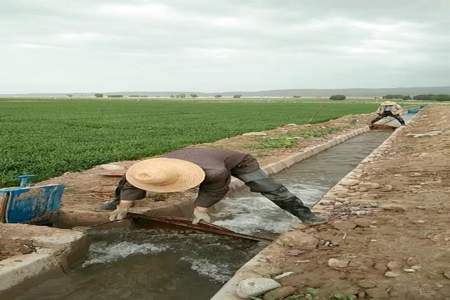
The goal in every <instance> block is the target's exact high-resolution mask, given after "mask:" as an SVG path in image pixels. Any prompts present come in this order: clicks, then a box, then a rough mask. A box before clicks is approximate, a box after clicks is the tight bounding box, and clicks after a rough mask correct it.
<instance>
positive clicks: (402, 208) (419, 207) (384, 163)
mask: <svg viewBox="0 0 450 300" xmlns="http://www.w3.org/2000/svg"><path fill="white" fill-rule="evenodd" d="M449 157H450V107H444V106H441V107H439V106H434V107H430V108H428V109H427V110H426V111H425V112H424V113H422V114H421V115H420V116H418V118H417V120H416V121H415V122H413V123H412V124H410V125H409V126H408V127H407V128H405V130H403V131H402V132H401V133H400V134H399V136H397V138H396V139H395V143H394V144H393V146H392V147H391V148H390V150H389V152H388V153H386V155H385V156H384V157H383V158H381V159H379V160H376V161H373V162H371V163H368V164H367V165H366V166H365V167H364V169H363V173H362V177H361V181H360V182H354V183H353V184H354V185H352V186H351V187H350V188H349V189H348V190H347V191H344V192H343V193H344V194H342V193H341V195H340V197H341V198H345V199H347V200H350V201H349V202H348V203H347V204H340V205H339V206H336V208H335V211H334V213H335V215H340V216H342V217H341V218H342V220H335V221H333V222H331V223H330V224H326V225H320V226H316V227H309V228H302V229H299V230H297V231H298V234H299V237H300V234H304V233H307V234H309V235H311V236H313V237H314V238H315V239H309V243H308V246H310V247H311V248H313V250H306V249H305V247H304V248H303V249H302V247H301V246H299V242H298V241H294V242H292V243H289V242H286V243H285V242H283V241H280V242H279V245H280V246H281V247H280V248H279V251H278V252H277V253H271V255H270V256H269V257H268V260H269V261H270V263H269V264H267V263H266V264H265V268H266V270H269V269H272V271H270V272H271V274H267V272H266V274H264V275H274V272H275V271H273V268H275V269H276V272H277V273H283V272H294V274H293V275H291V276H287V277H285V278H283V279H281V283H282V284H283V285H285V286H294V287H295V288H296V289H297V294H296V295H295V296H291V297H290V298H286V299H356V298H358V299H359V298H363V299H367V298H373V299H450V158H449ZM368 209H369V214H368V215H361V214H362V213H364V212H367V210H368ZM358 215H359V216H358ZM293 234H294V236H295V232H294V233H293ZM306 248H308V247H306ZM258 268H259V269H264V266H263V265H262V266H259V267H258Z"/></svg>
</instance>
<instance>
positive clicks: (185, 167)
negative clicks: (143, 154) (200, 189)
mask: <svg viewBox="0 0 450 300" xmlns="http://www.w3.org/2000/svg"><path fill="white" fill-rule="evenodd" d="M125 176H126V178H127V181H128V182H129V183H130V184H132V185H134V186H135V187H138V188H140V189H143V190H146V191H150V192H157V193H171V192H182V191H186V190H188V189H190V188H193V187H195V186H197V185H199V184H200V183H201V182H202V181H203V179H205V172H204V171H203V169H202V168H200V167H199V166H198V165H196V164H194V163H191V162H189V161H185V160H181V159H175V158H152V159H147V160H143V161H140V162H138V163H136V164H134V165H132V166H131V167H130V168H129V169H128V171H127V173H126V175H125Z"/></svg>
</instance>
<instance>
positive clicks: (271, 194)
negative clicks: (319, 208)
mask: <svg viewBox="0 0 450 300" xmlns="http://www.w3.org/2000/svg"><path fill="white" fill-rule="evenodd" d="M234 176H235V177H237V178H239V179H240V180H242V181H243V182H245V184H246V185H247V186H248V187H249V188H250V191H252V192H256V193H261V195H263V196H264V197H266V198H267V199H269V200H271V201H272V202H273V203H275V204H276V205H277V206H278V207H280V208H282V209H284V210H287V211H288V212H290V213H291V214H293V215H295V216H299V215H305V214H310V213H311V210H310V209H309V207H307V206H305V205H304V204H303V202H302V200H300V198H298V197H297V196H296V195H294V194H292V193H291V192H290V191H289V190H288V189H287V188H286V187H285V186H284V185H282V184H280V183H278V182H276V181H275V180H273V179H272V178H270V177H269V176H267V174H266V173H265V172H264V171H263V170H261V169H259V170H257V171H254V172H251V173H248V174H240V175H234Z"/></svg>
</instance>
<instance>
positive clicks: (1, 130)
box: [0, 99, 377, 187]
mask: <svg viewBox="0 0 450 300" xmlns="http://www.w3.org/2000/svg"><path fill="white" fill-rule="evenodd" d="M376 107H377V105H376V104H371V103H321V104H320V105H319V104H314V103H302V102H276V101H270V102H267V101H257V100H252V101H242V102H239V101H231V102H220V103H214V101H205V100H203V101H169V100H166V101H135V100H134V101H133V100H45V99H40V100H33V99H28V100H25V101H23V100H21V101H17V100H13V101H8V99H6V100H5V99H4V100H3V101H0V140H1V141H2V143H1V145H0V187H1V186H9V185H16V183H17V182H16V176H17V175H20V174H25V173H31V174H34V175H36V180H41V179H45V178H49V177H53V176H57V175H60V174H62V173H64V172H67V171H78V170H83V169H86V168H89V167H92V166H94V165H97V164H101V163H106V162H111V161H118V160H127V159H137V158H142V157H146V156H151V155H156V154H160V153H163V152H166V151H169V150H173V149H176V148H180V147H184V146H187V145H191V144H198V143H204V142H211V141H214V140H218V139H221V138H225V137H231V136H235V135H238V134H241V133H244V132H249V131H260V130H267V129H271V128H274V127H278V126H280V125H283V124H288V123H297V124H302V123H307V122H309V120H310V119H311V117H312V116H315V117H314V120H313V121H314V122H321V121H325V120H329V119H333V118H337V117H340V116H343V115H347V114H358V113H367V112H371V111H374V110H375V109H376Z"/></svg>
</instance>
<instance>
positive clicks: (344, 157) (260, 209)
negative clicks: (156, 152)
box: [0, 128, 399, 300]
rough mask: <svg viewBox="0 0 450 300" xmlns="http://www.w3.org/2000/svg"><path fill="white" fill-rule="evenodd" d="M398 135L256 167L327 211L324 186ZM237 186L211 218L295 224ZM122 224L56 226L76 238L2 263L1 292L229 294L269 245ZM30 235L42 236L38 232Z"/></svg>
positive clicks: (24, 295)
mask: <svg viewBox="0 0 450 300" xmlns="http://www.w3.org/2000/svg"><path fill="white" fill-rule="evenodd" d="M398 132H399V130H397V131H395V132H394V134H393V135H391V133H392V132H388V131H369V129H368V128H361V129H357V130H354V131H351V132H349V133H346V134H343V135H340V136H337V137H336V138H334V139H332V140H329V141H326V142H325V143H323V144H320V145H316V146H313V147H310V148H307V149H304V150H303V151H301V152H299V153H297V154H295V155H292V156H290V157H288V158H285V159H283V160H280V161H278V162H276V163H273V164H271V165H268V166H265V168H264V169H265V171H266V172H267V173H269V174H272V175H274V177H275V178H276V179H277V180H278V181H281V182H282V183H283V184H285V185H286V186H288V187H289V188H290V189H291V190H292V191H294V192H295V193H297V194H299V195H300V197H301V198H302V199H303V200H304V201H305V202H306V203H307V204H308V205H311V206H312V205H314V204H315V203H317V202H319V201H320V199H322V201H320V202H319V205H317V206H316V207H317V208H318V210H319V211H322V212H328V211H329V210H330V203H331V202H330V201H329V200H327V199H329V198H330V195H331V193H333V186H334V187H336V186H339V182H341V180H342V179H343V178H344V180H345V179H348V178H351V177H352V176H357V175H358V167H357V166H358V164H359V163H360V162H361V161H362V160H364V159H366V160H368V159H369V160H370V159H373V158H374V155H376V153H377V151H380V150H375V151H374V149H383V147H387V146H388V145H389V143H390V141H391V140H392V139H393V138H395V135H396V134H397V133H398ZM383 142H384V143H383ZM380 145H382V146H380ZM371 153H372V154H371ZM355 168H356V169H355ZM352 170H353V171H352ZM336 184H337V185H336ZM242 186H243V184H242V183H241V182H239V181H237V180H233V181H232V183H231V191H232V193H231V194H230V195H229V196H228V197H227V198H226V199H224V200H223V201H221V203H220V206H219V207H218V209H217V213H216V214H214V217H215V224H217V225H220V226H224V227H227V228H230V229H232V230H235V231H238V232H241V233H244V234H255V233H257V234H265V235H270V236H277V235H279V234H281V233H283V232H286V231H288V230H289V229H290V228H293V227H295V226H298V225H299V223H298V221H297V220H296V218H294V217H292V216H291V215H289V214H287V213H285V212H284V211H282V210H280V209H278V208H277V207H276V206H275V205H273V204H272V203H271V202H270V201H268V200H266V199H265V198H262V197H260V196H259V195H255V194H251V193H249V192H247V191H245V190H242V189H241V188H242ZM330 189H331V190H330ZM189 205H190V203H177V204H176V205H172V206H168V207H163V208H160V209H159V211H155V212H153V214H154V215H179V216H180V215H181V216H182V215H186V214H187V212H188V211H189ZM59 218H60V224H61V227H65V228H71V227H73V226H77V225H82V226H88V225H92V224H95V223H98V222H99V220H104V218H105V215H104V214H97V213H92V214H89V215H87V216H86V215H81V214H80V213H78V212H76V211H69V212H68V211H64V210H63V211H62V213H61V214H60V216H59ZM124 223H125V225H126V226H119V227H118V228H114V229H108V230H98V231H90V233H87V232H86V231H84V230H85V228H80V229H79V230H80V231H77V230H76V229H77V228H74V229H75V230H65V231H64V229H58V230H61V232H62V234H63V233H64V232H65V233H64V234H69V235H70V233H71V232H74V231H75V232H77V234H76V237H75V238H73V239H71V240H67V239H66V240H65V239H61V240H60V241H58V242H55V241H54V240H47V243H41V244H40V247H41V248H42V249H47V250H42V251H41V253H39V254H42V255H43V256H39V257H38V258H35V259H34V260H33V261H30V262H29V263H27V264H25V263H23V261H21V262H20V263H17V262H16V264H15V267H12V268H10V269H8V270H7V272H4V269H2V270H1V271H0V281H2V280H3V279H5V278H9V279H10V280H9V284H4V285H3V286H0V295H1V296H2V297H3V296H5V297H14V299H34V300H38V299H61V298H66V299H90V298H95V299H111V298H118V299H127V298H136V299H187V298H186V292H187V291H189V292H194V291H195V299H209V298H211V297H213V296H214V294H215V293H216V292H217V291H219V292H218V293H217V294H216V295H215V296H214V298H213V299H234V298H235V297H236V296H235V295H234V290H235V285H236V282H237V280H239V279H240V278H242V276H244V277H245V274H246V270H249V269H251V268H252V265H253V264H254V262H255V261H258V260H260V259H261V258H262V257H263V256H264V252H265V251H268V249H269V250H270V247H273V245H274V244H271V245H268V244H267V243H262V242H260V243H255V242H248V241H246V242H243V241H240V240H236V239H231V238H226V237H218V236H213V235H209V234H199V233H193V232H173V231H167V230H152V231H148V230H143V229H132V228H130V227H129V226H127V225H129V224H126V222H124ZM49 234H50V233H48V235H49ZM64 234H63V235H64ZM44 235H45V234H44ZM86 237H87V238H89V244H90V246H89V250H87V242H86V239H87V238H86ZM38 238H41V239H42V235H38ZM63 240H65V241H66V243H63V242H62V241H63ZM52 243H53V244H52ZM55 245H56V246H55ZM267 246H269V247H267ZM49 249H50V250H49ZM263 249H264V250H263ZM261 251H262V252H261ZM86 252H87V256H86V257H85V259H84V260H82V259H81V260H80V259H78V262H74V260H75V259H67V257H69V256H70V257H78V258H79V257H81V256H83V254H86ZM69 254H70V255H69ZM255 255H256V256H255ZM11 259H12V262H13V261H14V259H16V260H17V258H14V257H13V258H10V259H8V260H11ZM36 261H39V264H37V262H36ZM46 262H47V263H46ZM2 263H4V261H3V262H2ZM244 264H245V265H244ZM242 265H244V266H243V267H242ZM69 266H72V267H73V268H71V269H69ZM241 267H242V268H241ZM239 268H241V269H240V270H239V271H238V272H237V273H236V274H235V272H236V270H238V269H239ZM234 274H235V275H234ZM233 275H234V276H233ZM11 278H13V279H14V280H11ZM224 284H225V285H224ZM236 299H238V298H236Z"/></svg>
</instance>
